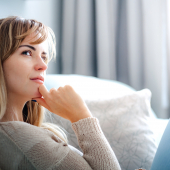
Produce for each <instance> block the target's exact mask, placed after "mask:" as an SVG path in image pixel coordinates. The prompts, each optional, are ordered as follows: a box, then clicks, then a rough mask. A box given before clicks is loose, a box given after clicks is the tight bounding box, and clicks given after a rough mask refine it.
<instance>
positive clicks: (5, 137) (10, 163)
mask: <svg viewBox="0 0 170 170" xmlns="http://www.w3.org/2000/svg"><path fill="white" fill-rule="evenodd" d="M52 56H55V41H54V35H53V32H52V31H51V29H50V28H48V27H47V26H45V25H44V24H42V23H40V22H38V21H36V20H30V19H23V18H20V17H15V16H14V17H8V18H3V19H0V168H1V169H2V170H10V169H12V170H15V169H24V170H25V169H29V170H32V169H41V170H46V169H61V170H79V169H83V170H90V169H97V170H100V169H103V170H109V169H110V170H120V166H119V163H118V161H117V159H116V156H115V154H114V152H113V150H112V149H111V147H110V145H109V143H108V142H107V140H106V138H105V136H104V135H103V132H102V130H101V128H100V125H99V122H98V120H97V118H94V117H93V116H92V115H91V113H90V111H89V110H88V108H87V106H86V104H85V103H84V101H83V100H82V98H81V97H80V96H79V95H78V94H77V93H76V92H75V91H74V89H73V88H72V87H71V86H69V85H67V86H64V87H60V88H58V89H51V90H50V91H48V90H47V89H46V87H45V86H44V84H43V83H44V79H45V73H46V69H47V64H48V62H49V61H50V58H51V57H52ZM35 100H36V101H37V102H35ZM44 107H45V108H46V109H48V110H49V111H51V112H52V113H54V114H57V115H59V116H61V117H63V118H65V119H68V120H70V121H71V123H72V128H73V130H74V132H75V134H76V136H77V139H78V142H79V145H80V147H81V149H82V151H83V153H81V152H80V151H78V150H77V149H75V148H74V147H71V146H70V145H68V143H67V138H66V135H65V134H64V133H63V132H62V130H61V129H60V128H59V127H57V126H56V125H54V124H50V123H43V122H44V110H43V108H44Z"/></svg>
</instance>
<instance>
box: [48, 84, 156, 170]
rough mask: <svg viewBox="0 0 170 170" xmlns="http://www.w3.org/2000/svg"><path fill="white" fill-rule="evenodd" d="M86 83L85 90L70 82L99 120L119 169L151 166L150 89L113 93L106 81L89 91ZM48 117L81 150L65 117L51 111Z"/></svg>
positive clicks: (152, 143) (129, 169)
mask: <svg viewBox="0 0 170 170" xmlns="http://www.w3.org/2000/svg"><path fill="white" fill-rule="evenodd" d="M81 83H82V82H81ZM84 83H85V82H84ZM86 83H87V84H86ZM86 83H85V84H84V89H85V90H84V91H82V90H80V89H79V88H80V86H79V87H78V88H76V86H74V85H73V88H74V89H75V90H76V91H77V92H79V94H80V95H81V96H82V98H84V100H85V102H86V104H87V106H88V108H89V110H90V111H91V112H92V114H93V116H94V117H97V118H98V119H99V122H100V125H101V128H102V130H103V132H104V134H105V136H106V138H107V140H108V141H109V143H110V145H111V147H112V148H113V150H114V152H115V154H116V156H117V158H118V161H119V163H120V166H121V168H122V170H132V169H136V168H140V167H143V168H145V169H150V167H151V164H152V161H153V158H154V155H155V152H156V149H157V146H156V142H155V137H154V133H153V130H152V128H151V127H150V124H149V123H148V122H149V121H150V119H151V116H150V112H151V108H150V98H151V92H150V91H149V90H148V89H144V90H141V91H137V92H136V91H133V90H131V91H130V90H129V91H128V90H127V91H126V92H122V91H119V90H117V91H116V93H115V92H114V93H113V92H112V91H110V93H109V92H108V90H107V89H108V88H109V85H108V84H105V86H103V87H101V84H96V86H94V88H97V89H98V91H97V90H96V89H95V90H94V91H90V92H89V91H88V89H87V88H85V87H86V86H85V85H87V86H88V85H89V84H88V82H86ZM98 86H100V88H98ZM53 87H55V86H53ZM47 112H48V111H46V113H47ZM48 113H49V112H48ZM47 115H48V114H47ZM47 119H48V120H49V121H50V122H53V123H56V124H58V125H59V126H61V127H62V128H64V129H65V132H66V134H67V136H68V139H69V144H70V145H72V146H74V147H76V148H77V149H80V148H79V146H78V142H77V139H76V136H75V134H74V132H73V130H72V128H71V123H70V122H69V121H68V120H65V119H63V118H61V117H59V116H57V115H54V114H51V113H49V116H47Z"/></svg>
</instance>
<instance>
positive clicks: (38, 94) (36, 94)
mask: <svg viewBox="0 0 170 170" xmlns="http://www.w3.org/2000/svg"><path fill="white" fill-rule="evenodd" d="M36 97H42V95H41V93H40V92H38V91H37V92H36V93H35V94H34V95H33V97H32V98H36Z"/></svg>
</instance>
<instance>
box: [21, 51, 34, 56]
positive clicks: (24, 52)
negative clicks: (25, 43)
mask: <svg viewBox="0 0 170 170" xmlns="http://www.w3.org/2000/svg"><path fill="white" fill-rule="evenodd" d="M22 54H23V55H29V56H31V54H32V53H31V51H29V50H27V51H23V52H22Z"/></svg>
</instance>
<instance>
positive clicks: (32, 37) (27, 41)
mask: <svg viewBox="0 0 170 170" xmlns="http://www.w3.org/2000/svg"><path fill="white" fill-rule="evenodd" d="M35 35H36V34H35V33H32V34H30V35H28V36H27V37H26V38H25V39H24V40H23V41H22V43H21V45H23V44H25V45H26V44H30V45H31V46H37V47H41V48H43V49H44V50H45V51H46V52H47V51H48V43H47V40H45V41H43V42H42V43H40V44H31V42H34V41H36V40H37V39H38V38H39V37H40V36H41V34H38V35H37V36H35Z"/></svg>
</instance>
